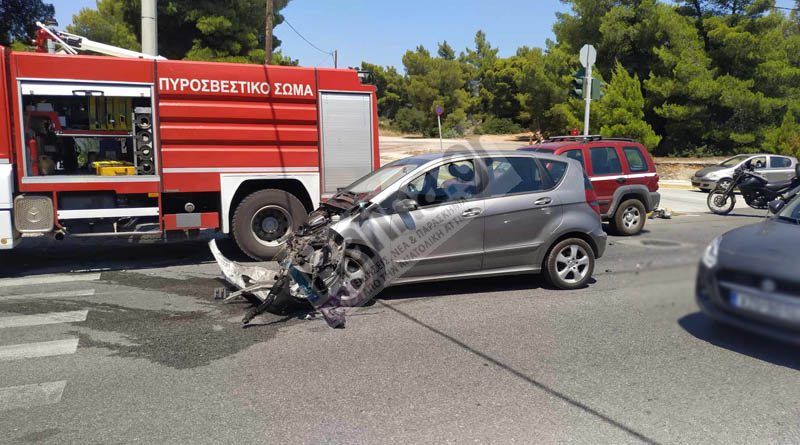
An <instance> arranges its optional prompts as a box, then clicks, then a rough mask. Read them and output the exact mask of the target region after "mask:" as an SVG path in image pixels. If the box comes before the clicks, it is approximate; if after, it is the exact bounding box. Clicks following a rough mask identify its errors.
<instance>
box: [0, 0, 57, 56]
mask: <svg viewBox="0 0 800 445" xmlns="http://www.w3.org/2000/svg"><path fill="white" fill-rule="evenodd" d="M54 15H55V8H54V7H53V5H52V4H50V3H44V2H42V0H0V45H10V44H11V42H13V41H23V42H25V43H29V42H30V41H31V40H32V39H33V38H34V36H35V34H36V21H40V22H43V21H44V20H45V19H47V18H51V17H53V16H54Z"/></svg>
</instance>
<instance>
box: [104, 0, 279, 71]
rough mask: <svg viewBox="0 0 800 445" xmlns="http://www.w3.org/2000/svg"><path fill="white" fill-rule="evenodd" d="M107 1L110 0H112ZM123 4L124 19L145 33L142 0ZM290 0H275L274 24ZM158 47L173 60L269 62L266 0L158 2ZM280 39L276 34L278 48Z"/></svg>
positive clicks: (274, 40) (122, 0)
mask: <svg viewBox="0 0 800 445" xmlns="http://www.w3.org/2000/svg"><path fill="white" fill-rule="evenodd" d="M107 1H108V0H107ZM113 1H118V2H122V3H123V5H124V18H125V22H126V23H128V24H130V26H131V28H132V29H133V31H134V33H135V34H136V37H137V40H139V39H140V38H141V36H140V33H141V0H113ZM288 2H289V0H276V1H275V8H274V9H275V10H274V19H273V23H274V26H278V25H279V24H281V23H282V22H283V16H281V15H280V11H281V10H282V9H283V8H285V7H286V5H287V4H288ZM157 7H158V43H159V45H158V48H159V52H160V53H161V54H162V55H163V56H164V57H167V58H168V59H190V60H214V61H225V62H239V63H263V62H264V37H265V33H264V28H265V26H266V17H265V14H264V12H265V11H266V1H265V0H228V1H225V2H219V1H215V0H168V1H160V2H158V5H157ZM279 46H280V40H279V39H278V38H277V37H275V36H273V48H278V47H279Z"/></svg>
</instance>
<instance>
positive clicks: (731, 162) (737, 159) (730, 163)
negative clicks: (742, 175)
mask: <svg viewBox="0 0 800 445" xmlns="http://www.w3.org/2000/svg"><path fill="white" fill-rule="evenodd" d="M749 157H750V156H748V155H738V156H734V157H732V158H730V159H726V160H724V161H722V162H721V163H720V164H719V165H721V166H722V167H735V166H737V165H739V164H740V163H742V162H744V161H746V160H747V158H749Z"/></svg>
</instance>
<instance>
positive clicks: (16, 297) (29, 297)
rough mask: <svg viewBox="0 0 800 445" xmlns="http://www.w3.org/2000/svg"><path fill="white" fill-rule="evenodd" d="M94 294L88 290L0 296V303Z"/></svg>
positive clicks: (92, 290) (91, 290)
mask: <svg viewBox="0 0 800 445" xmlns="http://www.w3.org/2000/svg"><path fill="white" fill-rule="evenodd" d="M94 293H95V291H94V289H89V290H68V291H63V292H48V293H43V294H24V295H0V301H7V300H33V299H38V298H71V297H91V296H94Z"/></svg>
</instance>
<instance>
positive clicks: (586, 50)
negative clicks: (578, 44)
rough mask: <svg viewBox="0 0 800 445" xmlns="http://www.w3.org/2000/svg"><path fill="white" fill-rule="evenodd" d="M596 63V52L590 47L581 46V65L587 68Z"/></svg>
mask: <svg viewBox="0 0 800 445" xmlns="http://www.w3.org/2000/svg"><path fill="white" fill-rule="evenodd" d="M595 62H597V50H596V49H594V46H592V45H588V44H587V45H583V48H581V65H582V66H583V67H584V68H589V67H590V66H592V65H594V63H595Z"/></svg>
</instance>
